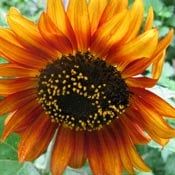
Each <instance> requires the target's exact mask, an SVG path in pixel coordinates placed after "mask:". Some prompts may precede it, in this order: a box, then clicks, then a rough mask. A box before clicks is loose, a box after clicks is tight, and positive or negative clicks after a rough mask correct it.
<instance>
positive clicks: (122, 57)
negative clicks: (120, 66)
mask: <svg viewBox="0 0 175 175" xmlns="http://www.w3.org/2000/svg"><path fill="white" fill-rule="evenodd" d="M157 43H158V32H157V30H156V29H152V30H149V31H147V32H144V33H143V34H141V35H139V36H138V37H137V38H135V39H133V40H132V41H130V42H128V43H126V44H123V45H122V46H120V47H117V48H114V49H112V50H111V51H110V53H109V55H108V57H107V59H108V60H109V61H110V62H113V63H122V62H124V63H125V64H126V65H128V64H129V63H131V62H133V61H135V60H138V59H141V58H144V57H145V58H149V57H151V56H152V55H153V53H154V51H155V49H156V47H157ZM145 45H146V46H147V47H146V48H145Z"/></svg>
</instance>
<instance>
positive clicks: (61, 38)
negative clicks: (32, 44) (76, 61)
mask: <svg viewBox="0 0 175 175" xmlns="http://www.w3.org/2000/svg"><path fill="white" fill-rule="evenodd" d="M38 27H39V31H40V33H41V35H42V36H43V38H44V39H45V40H46V42H48V44H50V45H52V46H53V47H54V48H55V49H57V50H58V51H59V52H61V53H62V54H71V53H72V51H73V47H72V45H71V42H70V41H69V39H68V38H67V37H66V36H65V35H64V34H63V33H62V32H61V31H60V30H58V28H56V26H55V24H54V23H53V22H52V21H51V19H50V18H49V16H47V14H46V13H42V15H41V17H40V19H39V24H38Z"/></svg>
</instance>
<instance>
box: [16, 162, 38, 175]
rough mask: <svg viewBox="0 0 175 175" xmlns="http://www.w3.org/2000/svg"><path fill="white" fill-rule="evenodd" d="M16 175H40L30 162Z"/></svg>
mask: <svg viewBox="0 0 175 175" xmlns="http://www.w3.org/2000/svg"><path fill="white" fill-rule="evenodd" d="M16 175H40V173H39V172H38V171H37V169H36V168H35V167H34V165H33V164H32V163H30V162H26V163H24V165H23V166H22V167H21V168H20V169H19V170H18V172H17V173H16Z"/></svg>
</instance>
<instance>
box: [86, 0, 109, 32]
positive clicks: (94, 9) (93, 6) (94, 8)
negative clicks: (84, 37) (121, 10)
mask: <svg viewBox="0 0 175 175" xmlns="http://www.w3.org/2000/svg"><path fill="white" fill-rule="evenodd" d="M107 4H108V1H107V0H91V1H90V2H89V4H88V10H89V19H90V23H91V35H93V34H94V32H95V31H96V30H97V28H98V25H99V22H100V19H101V16H102V14H103V11H104V9H105V7H106V5H107Z"/></svg>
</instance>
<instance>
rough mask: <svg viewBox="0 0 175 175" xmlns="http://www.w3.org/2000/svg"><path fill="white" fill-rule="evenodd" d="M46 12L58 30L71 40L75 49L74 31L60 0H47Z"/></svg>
mask: <svg viewBox="0 0 175 175" xmlns="http://www.w3.org/2000/svg"><path fill="white" fill-rule="evenodd" d="M47 14H48V15H49V17H50V18H51V20H52V21H53V23H54V24H55V25H56V27H57V28H58V30H60V31H61V32H63V33H64V34H65V35H66V36H67V37H68V38H69V40H70V41H71V44H72V46H73V48H74V49H75V50H77V41H76V38H75V33H74V31H73V29H72V26H71V24H70V21H69V18H68V16H67V13H66V12H65V9H64V5H63V1H62V0H48V1H47Z"/></svg>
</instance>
